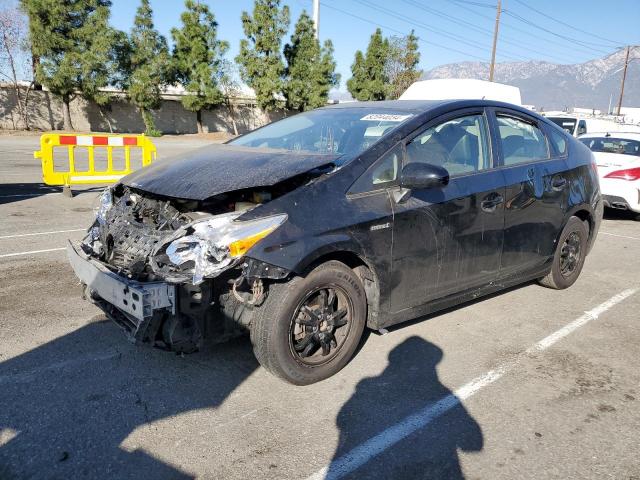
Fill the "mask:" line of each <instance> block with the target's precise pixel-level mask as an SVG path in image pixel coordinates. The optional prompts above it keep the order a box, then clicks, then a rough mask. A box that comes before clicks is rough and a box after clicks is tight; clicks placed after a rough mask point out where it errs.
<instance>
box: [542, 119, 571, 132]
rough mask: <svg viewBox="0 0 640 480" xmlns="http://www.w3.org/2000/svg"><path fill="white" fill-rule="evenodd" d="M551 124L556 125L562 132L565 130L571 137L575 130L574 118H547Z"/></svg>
mask: <svg viewBox="0 0 640 480" xmlns="http://www.w3.org/2000/svg"><path fill="white" fill-rule="evenodd" d="M547 118H548V119H549V120H551V121H552V122H553V123H555V124H556V125H558V126H559V127H560V128H562V129H563V130H566V131H567V132H569V133H570V134H571V135H573V132H574V130H575V129H576V119H575V118H566V117H547Z"/></svg>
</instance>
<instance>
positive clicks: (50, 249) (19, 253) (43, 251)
mask: <svg viewBox="0 0 640 480" xmlns="http://www.w3.org/2000/svg"><path fill="white" fill-rule="evenodd" d="M61 250H66V248H65V247H62V248H47V249H46V250H31V251H29V252H16V253H3V254H2V255H0V258H7V257H20V256H22V255H34V254H36V253H47V252H59V251H61Z"/></svg>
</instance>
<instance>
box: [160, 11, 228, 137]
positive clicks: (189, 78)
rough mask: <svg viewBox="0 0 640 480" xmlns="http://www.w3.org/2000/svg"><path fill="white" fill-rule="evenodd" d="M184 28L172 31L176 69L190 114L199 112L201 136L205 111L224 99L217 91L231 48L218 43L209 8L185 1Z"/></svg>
mask: <svg viewBox="0 0 640 480" xmlns="http://www.w3.org/2000/svg"><path fill="white" fill-rule="evenodd" d="M185 8H186V11H185V12H184V13H183V14H182V15H181V17H180V18H181V20H182V28H180V29H178V28H174V29H172V30H171V35H172V37H173V42H174V49H173V65H174V71H175V74H176V78H177V80H178V81H179V82H180V83H182V85H184V87H185V89H186V90H187V92H188V95H186V96H184V97H183V98H182V105H184V108H186V109H187V110H190V111H192V112H196V121H197V124H198V133H202V131H203V128H202V110H203V109H205V108H211V107H214V106H216V105H220V104H221V103H222V102H223V100H224V98H223V95H222V92H221V91H220V89H219V88H218V78H219V77H220V67H221V65H220V64H221V61H222V56H223V55H224V53H225V52H226V51H227V50H228V49H229V44H228V43H227V42H224V41H219V40H218V39H217V36H216V34H217V28H218V23H217V22H216V20H215V17H214V15H213V13H212V12H211V11H210V10H209V7H208V6H207V5H205V4H201V3H200V2H196V1H194V0H186V1H185Z"/></svg>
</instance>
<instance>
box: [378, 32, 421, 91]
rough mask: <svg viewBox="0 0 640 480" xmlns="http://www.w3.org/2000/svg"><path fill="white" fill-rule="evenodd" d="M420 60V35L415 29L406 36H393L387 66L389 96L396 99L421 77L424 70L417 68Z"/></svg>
mask: <svg viewBox="0 0 640 480" xmlns="http://www.w3.org/2000/svg"><path fill="white" fill-rule="evenodd" d="M419 62H420V52H418V37H416V35H415V33H414V32H413V30H412V31H411V33H410V34H409V35H407V36H405V37H391V40H390V42H389V57H388V59H387V64H386V67H385V68H386V73H387V76H388V77H389V82H390V89H389V95H388V97H387V98H389V99H392V100H396V99H397V98H398V97H400V95H402V94H403V93H404V91H405V90H406V89H407V88H409V86H410V85H411V84H412V83H413V82H415V81H416V80H418V79H419V78H420V75H422V71H421V70H418V69H417V66H418V63H419Z"/></svg>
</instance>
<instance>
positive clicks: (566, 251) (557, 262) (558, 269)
mask: <svg viewBox="0 0 640 480" xmlns="http://www.w3.org/2000/svg"><path fill="white" fill-rule="evenodd" d="M588 225H589V224H588V223H587V222H583V221H582V220H580V219H579V218H578V217H571V218H570V219H569V221H568V222H567V225H566V226H565V227H564V230H563V231H562V234H561V235H560V239H559V240H558V246H557V247H556V252H555V254H554V256H553V264H552V266H551V271H550V272H549V273H548V274H547V276H546V277H543V278H541V279H540V280H539V283H540V285H542V286H545V287H548V288H553V289H555V290H562V289H565V288H569V287H570V286H571V285H573V284H574V283H575V281H576V280H577V279H578V277H579V276H580V272H582V267H583V266H584V260H585V257H586V255H587V245H588V241H589V227H588Z"/></svg>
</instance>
